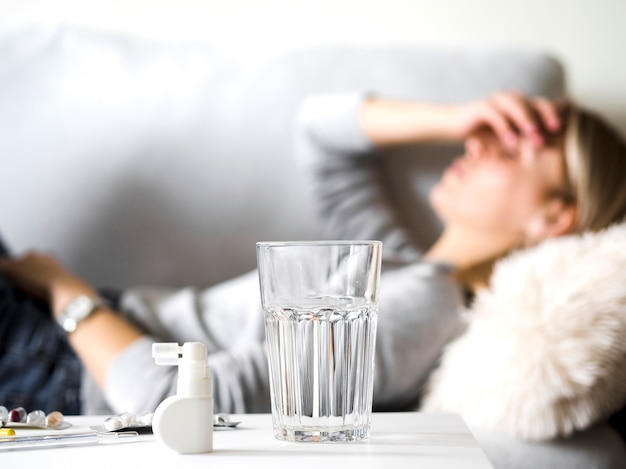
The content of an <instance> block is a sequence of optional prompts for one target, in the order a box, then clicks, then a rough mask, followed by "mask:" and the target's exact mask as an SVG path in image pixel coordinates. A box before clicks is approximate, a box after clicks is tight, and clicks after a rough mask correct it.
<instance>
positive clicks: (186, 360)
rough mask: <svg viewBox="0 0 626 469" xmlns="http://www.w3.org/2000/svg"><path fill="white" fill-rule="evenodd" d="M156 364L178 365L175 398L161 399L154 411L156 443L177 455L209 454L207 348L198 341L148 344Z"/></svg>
mask: <svg viewBox="0 0 626 469" xmlns="http://www.w3.org/2000/svg"><path fill="white" fill-rule="evenodd" d="M152 356H153V357H154V359H155V361H156V363H157V364H158V365H178V383H177V388H178V389H177V395H176V396H171V397H168V398H167V399H165V400H164V401H163V402H161V404H159V406H158V407H157V409H156V411H155V412H154V417H153V419H152V431H153V433H154V436H155V437H156V440H157V441H158V442H159V443H160V444H162V445H165V446H166V447H168V448H170V449H172V450H174V451H176V452H178V453H180V454H193V453H209V452H211V451H213V392H212V391H213V390H212V385H211V375H210V373H209V365H208V361H207V349H206V347H205V346H204V344H201V343H200V342H186V343H185V344H184V345H183V346H182V347H181V346H179V345H178V344H177V343H155V344H152Z"/></svg>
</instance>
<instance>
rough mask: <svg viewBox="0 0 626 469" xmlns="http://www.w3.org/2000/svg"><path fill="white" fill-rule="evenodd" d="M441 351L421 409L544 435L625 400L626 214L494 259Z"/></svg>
mask: <svg viewBox="0 0 626 469" xmlns="http://www.w3.org/2000/svg"><path fill="white" fill-rule="evenodd" d="M467 316H468V325H467V329H466V331H465V332H464V333H463V334H462V335H461V336H460V337H459V338H458V339H456V340H455V341H454V342H452V343H451V344H450V345H449V347H448V348H447V349H446V351H445V352H444V355H443V357H442V362H441V365H440V367H439V368H438V369H437V370H436V371H435V372H434V373H433V375H432V377H431V379H430V381H429V383H428V385H427V394H426V396H425V398H424V402H423V405H422V410H425V411H433V412H451V413H459V414H461V415H462V416H463V417H464V418H465V420H466V421H467V422H468V423H471V424H475V425H479V426H483V427H487V428H491V429H495V430H498V431H502V432H505V433H508V434H510V435H513V436H516V437H519V438H523V439H529V440H541V439H548V438H553V437H557V436H566V435H569V434H571V433H572V432H574V431H576V430H582V429H585V428H587V427H589V426H590V425H592V424H593V423H596V422H598V421H600V420H603V419H606V418H607V417H608V416H609V415H610V414H611V413H613V412H614V411H616V410H618V409H619V408H621V407H622V406H623V405H624V403H626V224H621V225H616V226H613V227H611V228H609V229H607V230H605V231H602V232H599V233H588V234H584V235H578V236H568V237H562V238H558V239H553V240H548V241H545V242H544V243H542V244H540V245H539V246H536V247H534V248H531V249H528V250H525V251H520V252H517V253H514V254H512V255H510V256H509V257H507V258H506V259H503V260H502V261H500V262H499V263H498V264H497V265H496V268H495V270H494V274H493V277H492V284H491V286H490V288H489V289H488V290H484V291H480V292H479V293H478V294H477V296H476V299H475V301H474V304H473V305H472V307H471V309H470V310H468V311H467Z"/></svg>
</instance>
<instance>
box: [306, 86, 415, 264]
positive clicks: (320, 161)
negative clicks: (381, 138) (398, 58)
mask: <svg viewBox="0 0 626 469" xmlns="http://www.w3.org/2000/svg"><path fill="white" fill-rule="evenodd" d="M366 100H367V97H366V96H365V95H364V94H362V93H353V94H337V95H319V96H313V97H310V98H308V99H307V100H306V101H305V102H303V104H302V105H301V107H300V109H299V112H298V116H297V119H296V128H295V155H296V157H297V159H298V161H299V163H300V165H301V169H302V173H303V180H304V188H305V190H308V191H309V192H310V193H311V196H312V199H313V200H314V202H315V203H316V204H317V209H318V214H319V217H318V220H319V223H320V227H321V234H322V236H323V237H325V238H332V239H378V240H381V241H383V249H384V257H385V258H386V259H389V258H392V257H396V258H400V259H401V260H405V261H414V260H416V259H418V258H419V257H420V256H421V251H420V249H419V248H418V247H417V246H416V244H415V242H414V241H413V239H412V238H411V236H410V234H409V232H408V231H407V230H406V228H405V227H404V225H403V224H402V223H401V222H400V220H399V219H398V215H397V213H396V209H395V208H394V204H393V203H392V201H391V200H390V199H389V195H388V193H387V191H386V189H385V187H384V183H383V181H382V180H381V176H382V175H381V171H380V168H379V165H380V164H381V160H380V158H379V157H378V156H377V155H376V154H375V150H376V149H375V147H374V145H373V144H372V142H371V141H370V139H369V137H368V135H366V134H365V132H364V129H363V126H362V125H361V122H360V120H359V116H360V113H361V110H362V108H363V104H364V102H365V101H366Z"/></svg>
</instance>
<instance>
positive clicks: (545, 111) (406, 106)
mask: <svg viewBox="0 0 626 469" xmlns="http://www.w3.org/2000/svg"><path fill="white" fill-rule="evenodd" d="M564 104H565V103H564V102H555V101H551V100H548V99H545V98H541V97H532V98H531V97H528V96H524V95H523V94H520V93H517V92H499V93H494V94H492V95H491V96H489V97H487V98H485V99H481V100H478V101H473V102H469V103H462V104H435V103H424V102H416V101H404V100H395V99H385V98H379V97H372V98H370V99H367V100H365V101H364V102H363V106H362V107H361V109H360V115H359V120H360V124H361V127H362V129H363V132H364V134H365V135H366V136H367V138H368V139H369V140H370V141H371V142H372V144H373V145H374V146H376V147H386V146H394V145H404V144H415V143H420V142H438V141H440V142H449V141H460V140H463V139H464V138H466V137H467V136H468V135H469V134H470V133H472V132H473V131H475V130H477V129H478V128H480V127H483V126H486V127H489V128H491V130H492V131H493V132H494V133H495V134H496V135H497V136H498V137H499V139H500V140H501V141H502V142H503V143H504V144H505V145H507V146H515V145H517V139H518V137H519V136H520V135H523V136H525V137H527V138H530V139H531V140H532V141H533V142H534V143H535V144H536V145H541V144H542V143H543V140H544V134H545V133H546V132H553V131H556V130H558V128H559V127H560V124H561V122H560V117H559V113H560V109H561V108H562V106H563V105H564Z"/></svg>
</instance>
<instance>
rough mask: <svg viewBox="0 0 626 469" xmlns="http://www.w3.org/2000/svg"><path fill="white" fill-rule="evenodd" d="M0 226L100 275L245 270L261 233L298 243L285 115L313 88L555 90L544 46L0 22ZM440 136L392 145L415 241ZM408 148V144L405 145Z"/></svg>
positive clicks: (305, 206) (560, 85)
mask: <svg viewBox="0 0 626 469" xmlns="http://www.w3.org/2000/svg"><path fill="white" fill-rule="evenodd" d="M0 83H2V88H1V89H0V155H2V169H0V171H1V174H2V183H1V184H0V200H1V201H2V202H1V205H0V233H2V234H3V236H4V237H5V240H6V241H7V243H8V244H10V245H11V246H12V247H13V249H14V250H15V251H21V250H24V249H26V248H31V247H34V248H40V249H47V250H52V251H54V252H55V253H56V254H57V255H58V256H59V257H60V258H61V259H62V260H63V261H64V262H66V263H67V264H69V266H70V267H71V268H73V269H74V270H75V271H77V272H78V273H80V274H82V275H86V276H87V277H88V278H90V279H91V280H92V281H94V282H95V283H96V284H98V285H103V286H104V285H108V286H118V287H123V286H126V285H134V284H145V283H151V284H155V283H156V284H171V285H183V284H195V285H200V286H204V285H208V284H212V283H214V282H216V281H219V280H222V279H225V278H228V277H230V276H232V275H235V274H238V273H241V272H243V271H245V270H247V269H250V268H253V267H254V266H255V262H256V259H255V248H254V243H255V242H256V241H259V240H279V239H280V240H287V239H313V238H316V237H317V236H318V234H317V233H318V230H317V229H318V227H319V221H318V220H316V215H315V212H314V210H313V204H312V201H311V200H310V199H309V197H308V195H307V192H306V191H304V190H302V189H303V188H302V184H301V180H300V179H299V176H298V172H297V169H296V166H295V162H294V158H293V154H292V139H291V127H292V122H293V117H294V114H295V112H296V109H297V107H298V104H299V103H300V102H301V100H302V99H303V98H304V97H306V96H307V95H310V94H313V93H323V92H338V91H354V90H359V89H363V90H372V91H375V92H378V93H381V94H385V95H389V96H394V97H405V98H415V99H426V100H435V101H446V102H453V101H459V100H470V99H477V98H479V97H482V96H484V95H486V94H488V93H490V92H492V91H494V90H497V89H509V88H517V89H520V90H523V91H526V92H530V93H538V94H544V95H549V96H556V95H560V94H562V93H563V91H564V73H563V69H562V68H561V66H560V65H559V63H558V62H557V61H556V60H554V59H553V58H551V57H550V56H548V55H546V54H544V53H542V52H540V51H533V50H519V49H511V48H501V47H498V48H496V47H484V48H475V47H474V48H466V47H457V48H441V47H439V48H435V47H430V46H428V47H427V46H423V47H422V46H411V45H397V46H390V45H386V46H376V45H320V46H312V47H307V48H299V49H292V50H284V51H281V52H268V53H267V54H264V55H259V54H258V51H257V52H256V53H255V54H252V53H246V52H244V51H242V50H240V49H239V50H226V49H224V48H215V47H213V46H212V45H211V44H210V43H202V42H194V43H192V44H190V43H174V42H168V43H165V42H158V41H150V40H145V39H139V38H132V37H126V36H116V35H110V34H105V33H98V32H89V31H84V30H78V29H72V28H53V29H41V28H33V29H24V30H13V31H4V32H0ZM456 151H458V149H456V148H442V147H437V148H418V149H410V150H407V151H403V152H399V153H397V154H394V155H390V156H389V158H388V159H386V163H385V168H384V170H385V174H386V177H387V180H388V184H389V189H390V192H391V194H392V197H393V198H394V199H395V200H396V201H397V202H398V206H399V209H400V210H401V212H402V213H403V217H404V218H405V219H406V221H407V223H408V224H409V226H411V227H412V228H413V231H414V232H415V236H416V239H418V240H419V241H421V242H428V241H429V240H431V239H432V238H433V237H434V236H435V234H436V232H437V230H438V226H437V222H436V220H435V219H434V218H433V216H432V214H430V212H429V210H428V209H427V207H426V206H425V205H424V202H423V194H424V193H426V192H427V191H428V188H429V187H430V185H432V183H433V181H434V180H435V178H436V177H437V175H438V174H439V172H440V171H441V168H442V167H443V165H444V164H446V162H447V161H448V160H449V158H450V156H451V155H452V154H454V153H455V152H456ZM415 152H419V153H421V154H422V157H421V158H417V159H416V158H414V157H412V156H414V155H413V153H415Z"/></svg>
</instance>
